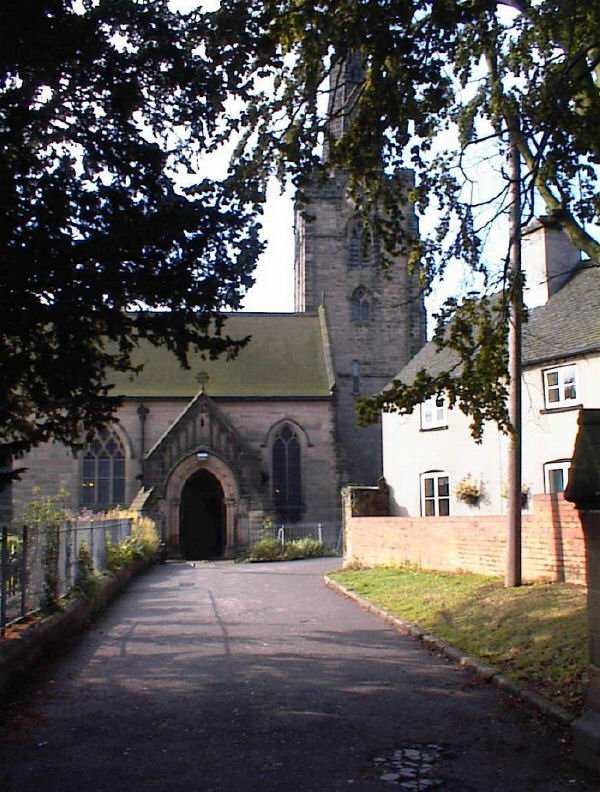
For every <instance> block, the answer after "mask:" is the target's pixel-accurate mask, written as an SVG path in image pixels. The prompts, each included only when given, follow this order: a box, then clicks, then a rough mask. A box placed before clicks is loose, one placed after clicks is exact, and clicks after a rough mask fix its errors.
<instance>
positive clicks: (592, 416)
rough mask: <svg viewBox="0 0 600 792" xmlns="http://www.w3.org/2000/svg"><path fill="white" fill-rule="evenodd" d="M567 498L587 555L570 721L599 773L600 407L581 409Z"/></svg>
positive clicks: (577, 745)
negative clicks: (579, 692) (580, 694)
mask: <svg viewBox="0 0 600 792" xmlns="http://www.w3.org/2000/svg"><path fill="white" fill-rule="evenodd" d="M565 497H566V499H567V500H569V501H571V502H573V503H574V504H575V506H576V507H577V509H578V511H579V518H580V520H581V524H582V527H583V535H584V538H585V547H586V557H587V562H586V563H587V587H588V600H587V602H588V640H589V655H590V667H589V682H588V685H587V688H586V691H585V707H584V711H583V715H582V716H581V718H579V719H578V720H576V721H575V722H574V723H573V727H572V728H573V738H574V741H573V749H574V755H575V758H576V759H577V761H578V762H580V763H581V764H583V765H586V766H587V767H590V768H592V769H593V770H596V771H597V772H600V410H581V412H580V414H579V431H578V433H577V440H576V442H575V451H574V455H573V464H572V467H571V472H570V474H569V484H568V487H567V489H566V492H565Z"/></svg>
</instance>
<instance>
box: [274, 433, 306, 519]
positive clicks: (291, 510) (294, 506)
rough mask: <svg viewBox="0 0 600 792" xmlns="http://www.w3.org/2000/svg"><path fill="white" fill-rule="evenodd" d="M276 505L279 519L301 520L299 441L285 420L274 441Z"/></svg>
mask: <svg viewBox="0 0 600 792" xmlns="http://www.w3.org/2000/svg"><path fill="white" fill-rule="evenodd" d="M272 482H273V506H274V507H275V511H276V520H277V521H278V522H298V521H299V520H300V516H301V513H302V477H301V453H300V441H299V440H298V436H297V435H296V432H295V431H294V430H293V429H292V427H291V426H290V425H289V424H284V425H283V426H282V427H281V429H280V430H279V431H278V432H277V434H276V436H275V439H274V441H273V452H272Z"/></svg>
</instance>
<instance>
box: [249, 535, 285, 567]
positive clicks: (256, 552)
mask: <svg viewBox="0 0 600 792" xmlns="http://www.w3.org/2000/svg"><path fill="white" fill-rule="evenodd" d="M282 557H283V556H282V551H281V542H279V541H278V540H277V539H275V538H274V537H272V536H263V538H262V539H261V540H260V541H259V542H257V543H256V544H255V545H253V547H251V548H250V550H249V551H248V553H247V555H246V561H280V560H281V559H282Z"/></svg>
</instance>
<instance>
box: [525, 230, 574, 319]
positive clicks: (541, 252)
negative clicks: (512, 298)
mask: <svg viewBox="0 0 600 792" xmlns="http://www.w3.org/2000/svg"><path fill="white" fill-rule="evenodd" d="M580 262H581V252H580V251H579V250H576V249H575V248H574V247H573V245H572V244H571V242H570V241H569V238H568V237H567V235H566V234H565V232H564V231H563V230H562V228H561V227H560V224H559V223H558V222H556V221H555V220H552V218H550V217H545V216H542V217H539V218H538V219H536V220H534V221H533V223H531V224H530V225H528V226H527V228H524V229H523V244H522V264H523V272H524V273H525V291H524V294H523V297H524V300H525V304H526V306H527V307H528V308H537V307H538V306H540V305H544V304H545V303H546V302H547V301H548V298H549V297H551V296H552V295H553V294H554V293H555V292H557V291H558V290H559V289H561V288H562V287H563V286H564V285H565V283H566V282H567V281H568V280H569V278H570V276H571V274H572V273H573V271H574V270H575V269H577V267H578V266H579V264H580Z"/></svg>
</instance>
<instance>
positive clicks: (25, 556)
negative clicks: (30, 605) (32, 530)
mask: <svg viewBox="0 0 600 792" xmlns="http://www.w3.org/2000/svg"><path fill="white" fill-rule="evenodd" d="M28 560H29V527H28V526H27V525H24V526H23V546H22V547H21V618H23V617H24V616H25V613H26V612H27V563H28Z"/></svg>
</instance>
